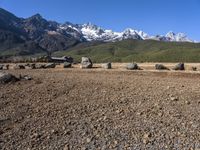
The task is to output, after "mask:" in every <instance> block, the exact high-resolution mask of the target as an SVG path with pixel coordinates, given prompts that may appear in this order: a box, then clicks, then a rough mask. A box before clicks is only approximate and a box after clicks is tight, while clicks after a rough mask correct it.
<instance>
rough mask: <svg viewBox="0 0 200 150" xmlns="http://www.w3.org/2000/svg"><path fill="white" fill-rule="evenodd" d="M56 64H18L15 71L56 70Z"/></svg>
mask: <svg viewBox="0 0 200 150" xmlns="http://www.w3.org/2000/svg"><path fill="white" fill-rule="evenodd" d="M55 67H56V64H55V63H48V64H37V63H36V64H34V63H33V64H16V65H14V67H13V69H26V68H27V69H48V68H55Z"/></svg>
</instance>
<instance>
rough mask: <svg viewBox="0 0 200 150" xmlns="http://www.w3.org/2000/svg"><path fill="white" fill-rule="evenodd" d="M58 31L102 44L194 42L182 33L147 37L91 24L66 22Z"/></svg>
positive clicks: (131, 30)
mask: <svg viewBox="0 0 200 150" xmlns="http://www.w3.org/2000/svg"><path fill="white" fill-rule="evenodd" d="M58 31H60V32H66V33H68V34H71V35H73V36H76V37H79V36H80V35H82V37H83V38H84V39H85V40H86V41H104V42H115V41H120V40H124V39H138V40H148V39H151V40H158V41H167V42H168V41H169V42H173V41H174V42H194V41H192V40H190V39H189V38H188V37H187V36H186V35H185V34H184V33H177V34H176V33H174V32H172V31H170V32H168V33H167V34H166V35H165V36H163V35H156V36H149V35H148V34H147V33H145V32H143V31H141V30H134V29H132V28H127V29H125V30H124V31H122V32H114V31H113V30H108V29H103V28H101V27H99V26H97V25H94V24H92V23H90V22H89V23H85V24H72V23H70V22H66V23H64V24H60V25H59V29H58Z"/></svg>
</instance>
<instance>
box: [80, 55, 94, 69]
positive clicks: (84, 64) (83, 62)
mask: <svg viewBox="0 0 200 150" xmlns="http://www.w3.org/2000/svg"><path fill="white" fill-rule="evenodd" d="M92 66H93V64H92V61H91V59H90V58H88V57H82V60H81V68H92Z"/></svg>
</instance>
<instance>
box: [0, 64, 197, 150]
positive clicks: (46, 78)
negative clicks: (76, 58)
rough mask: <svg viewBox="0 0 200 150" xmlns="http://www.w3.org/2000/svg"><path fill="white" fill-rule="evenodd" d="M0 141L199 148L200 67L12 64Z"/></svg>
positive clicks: (0, 92) (0, 96)
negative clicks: (21, 78)
mask: <svg viewBox="0 0 200 150" xmlns="http://www.w3.org/2000/svg"><path fill="white" fill-rule="evenodd" d="M7 72H10V73H13V74H14V75H16V76H19V74H22V75H27V74H28V75H30V76H32V77H33V80H31V81H18V82H16V83H10V84H6V85H0V149H9V150H10V149H19V150H27V149H30V150H32V149H48V150H51V149H52V150H55V149H59V150H60V149H61V150H62V149H64V150H68V149H73V150H78V149H119V150H120V149H131V150H138V149H150V150H157V149H160V150H164V149H169V150H171V149H177V150H199V149H200V92H199V89H200V73H198V72H197V73H190V72H174V71H161V72H159V71H126V70H125V69H124V70H123V69H112V70H103V69H99V68H96V69H88V70H81V69H79V68H78V66H75V68H72V69H63V68H62V67H58V68H56V69H45V70H28V69H26V70H9V71H7Z"/></svg>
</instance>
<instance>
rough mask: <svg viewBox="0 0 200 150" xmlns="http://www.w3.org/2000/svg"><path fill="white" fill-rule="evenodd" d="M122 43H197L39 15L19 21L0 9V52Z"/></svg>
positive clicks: (172, 35)
mask: <svg viewBox="0 0 200 150" xmlns="http://www.w3.org/2000/svg"><path fill="white" fill-rule="evenodd" d="M125 39H136V40H149V39H151V40H159V41H166V42H173V41H174V42H196V41H192V40H190V39H189V38H188V37H187V36H186V35H185V34H183V33H178V34H175V33H173V32H169V33H167V34H166V35H156V36H151V35H148V34H147V33H145V32H143V31H140V30H134V29H131V28H127V29H125V30H124V31H122V32H115V31H113V30H108V29H103V28H101V27H99V26H97V25H94V24H92V23H86V24H73V23H70V22H65V23H58V22H55V21H48V20H46V19H44V18H43V17H42V16H41V15H40V14H36V15H33V16H32V17H29V18H19V17H17V16H15V15H14V14H12V13H10V12H8V11H6V10H4V9H2V8H0V45H1V47H0V51H4V50H7V49H11V48H13V49H20V50H21V53H22V54H27V49H28V50H29V51H28V53H29V54H33V53H37V52H38V51H36V49H37V50H39V51H40V52H41V53H42V52H44V51H47V52H54V51H59V50H67V49H69V48H70V47H73V46H75V45H77V44H79V43H82V42H86V41H88V42H90V41H101V42H116V41H121V40H125ZM7 43H9V44H7ZM16 45H17V46H18V48H16Z"/></svg>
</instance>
